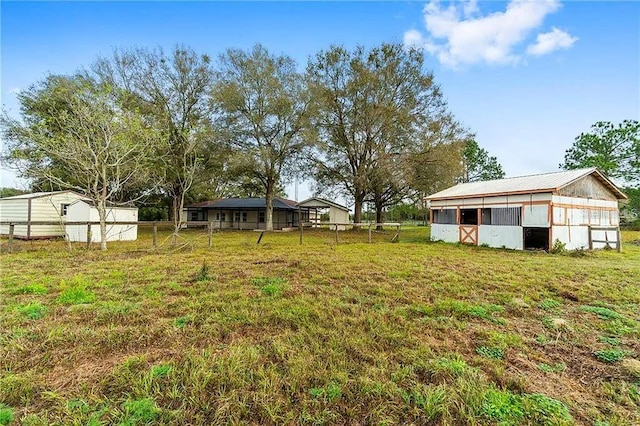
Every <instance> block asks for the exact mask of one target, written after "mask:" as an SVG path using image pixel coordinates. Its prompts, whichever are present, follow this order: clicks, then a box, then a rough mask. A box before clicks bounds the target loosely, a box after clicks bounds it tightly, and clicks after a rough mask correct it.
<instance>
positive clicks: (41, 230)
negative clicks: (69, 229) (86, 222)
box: [0, 191, 86, 239]
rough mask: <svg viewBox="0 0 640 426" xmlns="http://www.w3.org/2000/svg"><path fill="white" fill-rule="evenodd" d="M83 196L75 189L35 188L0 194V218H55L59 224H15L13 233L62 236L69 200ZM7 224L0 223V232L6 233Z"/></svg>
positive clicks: (14, 220) (7, 229)
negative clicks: (35, 189) (4, 194)
mask: <svg viewBox="0 0 640 426" xmlns="http://www.w3.org/2000/svg"><path fill="white" fill-rule="evenodd" d="M82 199H86V198H85V197H84V196H83V195H81V194H78V193H76V192H74V191H55V192H35V193H32V194H23V195H16V196H13V197H6V198H0V222H31V221H41V222H45V221H46V222H54V221H59V222H60V225H16V226H15V228H14V237H16V238H21V239H39V238H54V237H62V236H64V234H65V230H64V226H63V223H64V222H65V221H66V215H67V209H68V207H69V205H71V204H72V203H74V202H76V201H78V200H82ZM8 233H9V225H2V226H1V227H0V234H3V235H7V234H8Z"/></svg>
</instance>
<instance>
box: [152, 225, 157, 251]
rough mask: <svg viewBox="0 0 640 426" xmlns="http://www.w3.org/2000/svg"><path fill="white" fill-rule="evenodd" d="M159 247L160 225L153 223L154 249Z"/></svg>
mask: <svg viewBox="0 0 640 426" xmlns="http://www.w3.org/2000/svg"><path fill="white" fill-rule="evenodd" d="M157 247H158V224H157V223H155V222H153V248H154V249H155V248H157Z"/></svg>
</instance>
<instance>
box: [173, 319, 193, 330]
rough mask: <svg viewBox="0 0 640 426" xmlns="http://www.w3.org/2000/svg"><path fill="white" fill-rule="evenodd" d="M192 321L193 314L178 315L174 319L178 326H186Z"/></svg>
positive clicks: (174, 323)
mask: <svg viewBox="0 0 640 426" xmlns="http://www.w3.org/2000/svg"><path fill="white" fill-rule="evenodd" d="M191 321H193V318H192V317H191V316H184V317H178V318H176V319H174V320H173V325H174V326H175V327H176V328H185V327H186V326H187V325H188V324H190V323H191Z"/></svg>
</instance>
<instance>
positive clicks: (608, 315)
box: [580, 305, 622, 320]
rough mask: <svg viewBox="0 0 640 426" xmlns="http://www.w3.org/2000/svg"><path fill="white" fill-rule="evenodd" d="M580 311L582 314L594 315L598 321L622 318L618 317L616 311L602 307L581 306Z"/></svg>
mask: <svg viewBox="0 0 640 426" xmlns="http://www.w3.org/2000/svg"><path fill="white" fill-rule="evenodd" d="M580 309H582V310H583V311H584V312H591V313H592V314H596V315H597V316H598V318H600V319H605V320H610V319H618V318H622V315H620V314H619V313H617V312H616V311H613V310H611V309H609V308H605V307H602V306H590V305H584V306H581V307H580Z"/></svg>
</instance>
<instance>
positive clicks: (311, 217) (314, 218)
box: [297, 197, 349, 231]
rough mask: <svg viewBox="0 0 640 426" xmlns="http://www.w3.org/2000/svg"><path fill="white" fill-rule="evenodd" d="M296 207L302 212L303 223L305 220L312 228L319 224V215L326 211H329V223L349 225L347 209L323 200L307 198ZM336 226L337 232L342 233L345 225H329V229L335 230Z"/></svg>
mask: <svg viewBox="0 0 640 426" xmlns="http://www.w3.org/2000/svg"><path fill="white" fill-rule="evenodd" d="M297 206H298V207H299V208H300V210H301V212H302V219H303V221H304V219H307V220H308V221H309V222H311V225H312V226H318V224H319V222H320V215H321V214H322V212H324V211H326V210H327V209H328V210H329V222H330V223H341V224H346V223H349V208H347V207H345V206H343V205H340V204H338V203H334V202H333V201H330V200H326V199H324V198H320V197H311V198H307V199H306V200H304V201H300V202H299V203H298V204H297ZM336 226H337V227H338V230H339V231H344V230H345V229H346V226H345V225H331V229H336Z"/></svg>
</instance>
